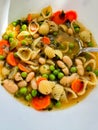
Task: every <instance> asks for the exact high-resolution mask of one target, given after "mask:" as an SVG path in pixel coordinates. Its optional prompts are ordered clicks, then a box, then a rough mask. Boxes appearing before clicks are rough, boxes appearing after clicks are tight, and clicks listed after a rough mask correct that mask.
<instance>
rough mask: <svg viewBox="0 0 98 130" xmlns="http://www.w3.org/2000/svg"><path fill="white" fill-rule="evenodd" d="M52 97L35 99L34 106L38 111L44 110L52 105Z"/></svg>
mask: <svg viewBox="0 0 98 130" xmlns="http://www.w3.org/2000/svg"><path fill="white" fill-rule="evenodd" d="M50 102H51V100H50V96H49V95H48V96H44V97H35V98H33V100H32V105H33V107H34V108H35V109H36V110H43V109H45V108H47V107H48V106H49V105H50Z"/></svg>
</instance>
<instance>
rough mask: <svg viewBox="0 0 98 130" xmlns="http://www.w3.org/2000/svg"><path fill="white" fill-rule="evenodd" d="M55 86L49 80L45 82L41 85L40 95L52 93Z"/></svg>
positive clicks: (39, 88) (39, 87)
mask: <svg viewBox="0 0 98 130" xmlns="http://www.w3.org/2000/svg"><path fill="white" fill-rule="evenodd" d="M54 85H55V84H54V83H51V82H50V81H48V80H43V81H41V82H40V83H39V86H38V90H39V92H40V93H42V94H44V95H48V94H50V93H51V92H52V88H53V87H54Z"/></svg>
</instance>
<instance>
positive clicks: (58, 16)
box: [51, 11, 66, 24]
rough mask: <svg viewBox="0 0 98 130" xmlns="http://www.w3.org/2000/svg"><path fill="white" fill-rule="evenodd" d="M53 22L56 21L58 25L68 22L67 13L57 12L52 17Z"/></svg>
mask: <svg viewBox="0 0 98 130" xmlns="http://www.w3.org/2000/svg"><path fill="white" fill-rule="evenodd" d="M51 20H52V21H54V22H55V23H56V24H63V23H64V22H65V20H66V15H65V12H63V11H57V12H55V13H54V14H53V16H52V19H51Z"/></svg>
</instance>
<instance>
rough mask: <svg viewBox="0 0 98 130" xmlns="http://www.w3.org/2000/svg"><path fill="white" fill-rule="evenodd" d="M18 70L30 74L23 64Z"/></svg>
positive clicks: (19, 65)
mask: <svg viewBox="0 0 98 130" xmlns="http://www.w3.org/2000/svg"><path fill="white" fill-rule="evenodd" d="M18 68H19V69H20V70H21V71H24V72H27V73H29V72H30V70H29V69H27V68H26V67H25V66H24V65H23V64H21V63H19V64H18Z"/></svg>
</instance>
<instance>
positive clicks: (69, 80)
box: [60, 73, 79, 86]
mask: <svg viewBox="0 0 98 130" xmlns="http://www.w3.org/2000/svg"><path fill="white" fill-rule="evenodd" d="M77 78H79V75H78V74H77V73H74V74H72V75H71V76H64V77H63V78H62V79H61V80H60V84H62V85H64V86H65V85H68V84H71V83H72V81H73V80H75V79H77Z"/></svg>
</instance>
